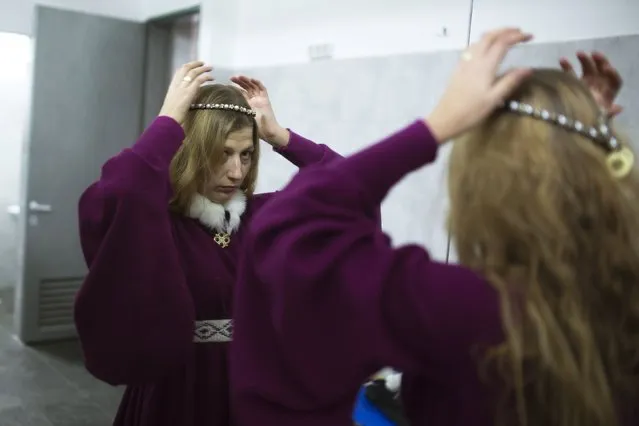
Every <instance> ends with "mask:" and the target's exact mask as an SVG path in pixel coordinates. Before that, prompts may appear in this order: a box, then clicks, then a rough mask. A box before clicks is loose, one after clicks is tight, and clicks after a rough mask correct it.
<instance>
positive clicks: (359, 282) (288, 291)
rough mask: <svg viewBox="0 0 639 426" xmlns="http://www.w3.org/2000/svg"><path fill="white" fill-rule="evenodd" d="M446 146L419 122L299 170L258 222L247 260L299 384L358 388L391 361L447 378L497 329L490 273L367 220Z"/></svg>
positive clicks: (290, 368) (419, 372)
mask: <svg viewBox="0 0 639 426" xmlns="http://www.w3.org/2000/svg"><path fill="white" fill-rule="evenodd" d="M437 149H438V144H437V142H436V141H435V139H434V137H433V136H432V134H431V133H430V131H429V129H428V127H427V126H426V125H425V124H424V122H422V121H419V122H415V123H413V124H412V125H410V126H408V127H406V128H405V129H403V130H402V131H400V132H398V133H396V134H394V135H392V136H390V137H388V138H387V139H385V140H383V141H381V142H380V143H378V144H376V145H373V146H371V147H370V148H368V149H366V150H364V151H361V152H359V153H357V154H355V155H352V156H350V157H347V158H345V159H343V160H340V161H334V162H330V163H328V164H325V165H323V166H322V167H314V168H310V169H307V170H303V171H301V172H300V173H299V174H298V175H297V176H296V177H295V178H294V179H293V180H292V181H291V183H290V184H289V185H288V187H287V188H285V189H284V190H283V191H281V192H280V193H279V194H278V197H277V198H276V199H274V201H273V202H272V203H270V204H267V205H266V206H265V207H264V208H263V210H262V211H261V213H260V215H257V216H256V217H255V218H254V219H253V223H252V225H251V226H252V234H251V240H250V242H249V243H248V245H247V250H248V252H249V257H248V259H250V260H249V261H250V262H251V263H252V266H251V268H252V269H253V271H254V273H255V275H256V277H257V278H258V279H259V281H260V282H262V283H263V284H264V285H265V286H266V288H267V289H268V290H267V291H268V294H269V297H270V298H271V299H270V301H269V304H270V306H271V308H270V309H271V311H270V312H271V321H272V326H273V327H274V329H275V333H276V335H277V338H276V340H277V341H278V342H279V343H280V345H281V347H280V348H279V349H278V351H279V352H278V353H281V354H286V360H287V365H290V367H287V368H288V370H290V371H294V372H295V374H296V377H299V382H300V383H306V384H309V386H312V385H310V384H315V386H321V384H322V383H324V382H326V381H327V380H329V381H330V380H334V378H335V377H342V381H343V382H344V381H345V380H346V379H344V377H346V376H350V377H351V378H353V377H354V378H355V379H353V382H352V383H351V384H353V383H354V384H355V385H357V383H358V381H357V380H363V379H364V378H365V377H367V376H368V375H370V374H371V373H373V372H374V371H376V370H377V369H379V368H380V367H384V366H393V367H395V368H398V369H399V370H401V371H404V372H413V373H417V374H420V375H429V374H432V375H439V376H440V377H441V375H445V374H449V373H451V370H450V369H451V368H454V365H455V359H457V358H458V357H459V356H465V355H468V351H469V350H470V348H472V347H473V345H474V344H476V343H479V342H481V341H482V339H483V337H485V336H480V334H481V333H482V330H484V329H485V328H486V327H488V329H490V327H492V326H494V327H496V328H497V330H499V327H500V326H499V318H498V314H497V313H498V312H499V308H498V303H497V298H496V296H495V292H494V290H492V288H491V287H490V286H489V285H487V284H486V283H485V282H484V281H483V280H482V279H481V278H479V277H478V276H477V275H476V274H475V273H474V272H472V271H470V270H468V269H466V268H463V267H460V266H454V265H448V264H442V263H438V262H436V261H433V260H431V259H430V258H429V255H428V253H427V252H426V251H425V250H424V249H423V248H421V247H419V246H416V245H408V246H403V247H399V248H394V247H392V246H391V243H390V239H389V238H388V237H387V236H386V235H384V234H383V232H382V231H381V229H380V227H379V224H378V223H377V220H376V219H375V218H372V217H370V216H369V215H367V214H366V212H370V211H371V210H375V209H377V208H379V205H380V203H381V202H382V200H383V199H384V198H385V196H386V194H387V193H388V192H389V190H390V189H391V187H392V186H393V185H394V184H396V183H397V182H398V181H399V180H400V179H402V178H403V177H404V176H405V175H406V174H408V173H410V172H412V171H414V170H416V169H417V168H419V167H421V166H423V165H425V164H427V163H430V162H432V161H434V160H435V158H436V154H437ZM424 220H428V218H427V217H424ZM487 312H488V314H487ZM493 329H494V328H493ZM462 354H463V355H462ZM359 383H361V382H359ZM324 384H325V383H324Z"/></svg>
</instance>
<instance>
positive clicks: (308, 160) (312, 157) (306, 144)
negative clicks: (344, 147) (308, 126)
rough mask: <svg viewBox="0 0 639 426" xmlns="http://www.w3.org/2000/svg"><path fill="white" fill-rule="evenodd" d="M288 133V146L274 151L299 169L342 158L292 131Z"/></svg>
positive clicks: (325, 147)
mask: <svg viewBox="0 0 639 426" xmlns="http://www.w3.org/2000/svg"><path fill="white" fill-rule="evenodd" d="M289 132H290V134H291V136H290V139H289V142H288V145H286V146H285V147H283V148H276V149H274V151H275V152H277V153H278V154H280V155H281V156H282V157H284V158H286V159H287V160H288V161H290V162H291V163H293V164H294V165H296V166H297V167H299V168H300V169H302V168H304V167H306V166H311V165H314V164H318V163H327V162H330V161H332V160H334V159H336V158H342V156H341V155H339V154H338V153H336V152H335V151H333V150H332V149H330V148H329V147H328V146H326V145H321V144H316V143H315V142H312V141H310V140H308V139H306V138H304V137H302V136H300V135H298V134H297V133H295V132H293V131H292V130H289Z"/></svg>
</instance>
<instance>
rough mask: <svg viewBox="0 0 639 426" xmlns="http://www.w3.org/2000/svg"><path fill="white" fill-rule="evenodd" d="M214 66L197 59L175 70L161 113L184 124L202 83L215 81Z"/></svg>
mask: <svg viewBox="0 0 639 426" xmlns="http://www.w3.org/2000/svg"><path fill="white" fill-rule="evenodd" d="M212 70H213V67H210V66H208V65H205V64H204V62H200V61H195V62H189V63H188V64H184V65H183V66H182V67H180V69H178V70H177V71H176V72H175V75H174V76H173V80H171V84H170V85H169V89H168V90H167V92H166V97H165V98H164V104H163V105H162V109H161V110H160V115H164V116H167V117H171V118H173V119H174V120H175V121H177V122H178V123H180V124H182V123H183V122H184V119H185V117H186V114H187V112H188V111H189V108H190V106H191V103H193V100H194V99H195V97H196V95H197V92H198V90H199V89H200V86H202V84H204V83H206V82H208V81H213V76H212V75H211V74H210V73H211V71H212Z"/></svg>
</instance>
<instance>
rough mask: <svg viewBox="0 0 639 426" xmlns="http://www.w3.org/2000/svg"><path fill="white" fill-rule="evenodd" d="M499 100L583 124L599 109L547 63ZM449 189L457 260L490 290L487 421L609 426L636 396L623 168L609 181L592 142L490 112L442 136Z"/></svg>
mask: <svg viewBox="0 0 639 426" xmlns="http://www.w3.org/2000/svg"><path fill="white" fill-rule="evenodd" d="M512 98H513V99H516V100H519V101H521V102H525V103H528V104H531V105H533V106H535V107H537V108H544V109H547V110H550V111H552V112H556V113H562V114H565V115H566V116H568V117H571V118H573V119H576V120H580V121H581V122H583V123H585V124H587V125H596V124H597V123H598V119H599V118H600V114H601V112H600V109H599V108H598V106H597V104H596V103H595V100H594V98H593V96H592V94H591V93H590V91H589V89H588V88H587V87H586V86H585V85H584V84H583V83H582V82H581V81H580V80H578V79H577V78H575V77H573V76H571V75H569V74H567V73H564V72H561V71H558V70H548V69H539V70H536V71H535V72H534V74H533V75H532V76H531V77H530V78H529V79H528V80H527V81H526V82H525V83H524V84H523V85H522V86H521V87H520V88H519V90H518V91H517V93H515V94H514V95H513V97H512ZM619 139H620V140H621V141H622V142H623V143H625V144H626V145H627V141H626V140H624V138H621V137H620V138H619ZM449 193H450V198H451V214H450V218H449V220H450V226H451V232H452V236H453V240H454V242H455V245H456V248H457V251H458V255H459V260H460V262H461V263H462V264H464V265H466V266H468V267H470V268H473V269H475V270H477V271H479V272H481V273H482V274H483V275H484V276H485V277H486V278H487V279H488V281H489V282H490V283H491V284H492V285H493V286H494V287H495V288H496V289H497V290H498V292H499V294H500V296H501V304H502V318H503V324H504V330H505V333H506V339H505V342H504V343H503V344H502V345H501V346H499V347H496V348H492V349H491V350H490V351H488V353H487V358H486V361H487V365H490V366H492V367H495V370H491V371H497V372H499V373H500V375H499V377H500V382H499V383H500V386H503V385H504V383H505V385H506V390H507V392H506V393H505V395H504V398H503V399H502V400H501V401H500V402H501V404H500V407H498V408H499V409H498V410H497V418H496V421H497V423H498V424H510V425H512V424H520V425H522V426H616V425H619V424H620V423H621V422H622V421H623V416H624V410H628V407H630V409H632V407H633V405H636V404H637V403H638V402H637V401H638V399H637V398H639V392H638V388H639V202H638V201H637V196H638V195H639V179H638V176H637V172H636V170H633V171H632V172H631V173H630V174H629V175H628V176H626V177H625V178H623V179H616V178H614V177H613V176H612V175H611V173H610V171H609V169H608V167H607V165H606V152H605V151H604V149H602V148H601V147H600V146H598V145H597V144H595V143H594V142H593V141H592V140H590V139H587V138H586V137H584V136H580V135H579V134H577V133H574V132H570V131H568V130H564V129H562V128H560V127H559V126H557V125H553V124H551V123H547V122H544V121H541V120H537V119H533V118H529V117H523V116H519V115H516V114H513V113H509V112H506V111H504V110H500V111H497V112H496V113H494V114H493V115H492V116H491V117H490V118H489V119H488V120H486V122H485V123H483V124H482V125H481V126H480V127H478V128H476V129H474V130H473V131H471V132H469V133H468V134H466V135H464V136H463V137H462V138H460V140H458V141H456V142H455V143H454V146H453V151H452V154H451V164H450V171H449ZM513 407H516V409H515V410H514V411H513Z"/></svg>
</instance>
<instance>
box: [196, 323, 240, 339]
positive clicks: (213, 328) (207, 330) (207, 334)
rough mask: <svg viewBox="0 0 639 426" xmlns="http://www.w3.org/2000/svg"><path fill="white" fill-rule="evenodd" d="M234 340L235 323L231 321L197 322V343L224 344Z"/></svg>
mask: <svg viewBox="0 0 639 426" xmlns="http://www.w3.org/2000/svg"><path fill="white" fill-rule="evenodd" d="M231 340H233V322H232V321H231V320H230V319H222V320H205V321H195V333H194V335H193V342H195V343H223V342H230V341H231Z"/></svg>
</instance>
